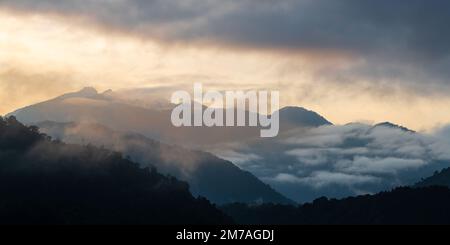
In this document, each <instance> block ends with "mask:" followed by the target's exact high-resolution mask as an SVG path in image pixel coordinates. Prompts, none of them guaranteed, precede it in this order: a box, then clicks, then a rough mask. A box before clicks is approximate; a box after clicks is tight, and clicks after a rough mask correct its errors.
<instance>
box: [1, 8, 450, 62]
mask: <svg viewBox="0 0 450 245" xmlns="http://www.w3.org/2000/svg"><path fill="white" fill-rule="evenodd" d="M0 4H1V6H4V7H10V8H14V9H16V10H23V11H30V12H36V11H37V12H55V13H62V14H74V15H81V16H85V17H87V18H89V19H91V20H93V21H96V22H98V23H100V24H103V25H105V26H108V27H110V28H119V29H124V30H127V31H129V30H135V31H139V32H143V33H142V34H149V35H152V34H154V32H153V31H154V30H155V29H158V30H163V29H164V28H167V30H163V31H162V32H161V34H162V35H163V36H162V37H163V38H165V39H167V40H172V39H173V40H175V41H176V40H195V39H207V40H209V39H211V40H216V41H219V42H224V43H230V44H236V45H250V46H262V47H268V48H293V49H297V48H308V49H310V48H317V49H326V48H329V49H339V50H349V51H355V52H382V51H386V50H388V51H398V50H399V49H400V50H403V51H404V50H408V53H410V54H415V55H418V56H421V57H431V58H432V59H436V58H442V57H446V56H447V55H448V54H449V53H450V45H449V44H448V43H449V41H450V31H449V30H448V28H447V23H449V21H450V14H449V13H450V2H448V1H438V0H437V1H432V2H430V1H426V0H408V1H406V0H398V1H390V0H389V1H388V0H381V1H371V0H341V1H333V0H300V1H294V0H284V1H271V0H262V1H261V0H243V1H219V0H206V1H201V0H174V1H163V0H87V1H74V0H42V1H33V0H2V1H0Z"/></svg>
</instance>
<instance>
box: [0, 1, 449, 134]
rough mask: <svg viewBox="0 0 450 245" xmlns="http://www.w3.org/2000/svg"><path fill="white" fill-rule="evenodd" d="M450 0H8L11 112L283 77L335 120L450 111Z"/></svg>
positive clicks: (274, 83)
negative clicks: (121, 92) (74, 97)
mask: <svg viewBox="0 0 450 245" xmlns="http://www.w3.org/2000/svg"><path fill="white" fill-rule="evenodd" d="M448 23H450V2H449V1H439V0H435V1H426V0H397V1H390V0H389V1H388V0H379V1H372V0H340V1H335V0H295V1H294V0H281V1H275V0H239V1H220V0H203V1H200V0H173V1H164V0H86V1H75V0H40V1H34V0H0V99H1V100H2V103H1V104H0V114H5V113H7V112H10V111H11V110H13V109H16V108H18V107H22V106H25V105H28V104H30V103H35V102H38V101H41V100H45V99H48V98H50V97H53V96H56V95H59V94H61V93H64V92H68V91H72V90H77V89H80V88H81V87H84V86H95V87H96V88H98V89H99V90H103V89H105V90H106V89H109V88H112V89H121V88H130V87H133V88H135V87H154V86H161V85H164V86H167V85H170V86H185V85H186V84H188V85H189V84H191V83H192V82H203V83H205V84H208V86H210V87H211V88H226V89H248V88H259V89H261V88H267V89H278V90H280V92H281V99H282V101H281V103H282V105H301V106H304V107H307V108H309V109H312V110H315V111H317V112H319V113H320V114H322V115H324V116H325V117H327V118H328V119H329V120H330V121H333V122H335V123H339V124H344V123H347V122H351V121H369V122H379V121H392V122H394V123H398V124H402V125H405V126H408V127H410V128H412V129H415V130H429V129H433V128H435V127H438V126H441V125H444V124H447V123H449V122H450V113H448V111H449V110H448V109H449V108H450V82H449V78H450V30H449V28H448V27H447V25H448Z"/></svg>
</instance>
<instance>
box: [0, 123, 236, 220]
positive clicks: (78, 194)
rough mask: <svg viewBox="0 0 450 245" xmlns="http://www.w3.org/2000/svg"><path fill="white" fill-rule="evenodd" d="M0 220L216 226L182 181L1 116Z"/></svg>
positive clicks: (209, 208) (207, 207)
mask: <svg viewBox="0 0 450 245" xmlns="http://www.w3.org/2000/svg"><path fill="white" fill-rule="evenodd" d="M0 217H1V218H0V223H2V224H220V223H230V222H231V221H230V219H229V218H228V217H226V216H225V215H223V214H222V213H221V212H220V211H219V210H218V209H216V208H215V207H214V206H213V205H211V204H210V203H209V201H207V200H206V199H204V198H194V197H193V196H192V195H191V194H190V192H189V187H188V185H187V184H186V183H184V182H180V181H178V180H176V179H175V178H172V177H166V176H163V175H161V174H159V173H158V172H157V171H156V170H155V169H149V168H146V169H143V168H140V167H139V166H138V164H136V163H133V162H131V161H130V160H127V159H124V158H123V157H122V156H121V155H120V154H119V153H115V152H111V151H108V150H105V149H100V148H96V147H91V146H79V145H69V144H64V143H60V142H55V141H52V140H50V139H49V138H48V137H47V136H45V135H43V134H40V133H39V132H38V130H37V128H36V127H26V126H24V125H22V124H20V123H19V122H18V121H17V120H16V119H15V118H13V117H11V118H8V119H3V118H1V117H0Z"/></svg>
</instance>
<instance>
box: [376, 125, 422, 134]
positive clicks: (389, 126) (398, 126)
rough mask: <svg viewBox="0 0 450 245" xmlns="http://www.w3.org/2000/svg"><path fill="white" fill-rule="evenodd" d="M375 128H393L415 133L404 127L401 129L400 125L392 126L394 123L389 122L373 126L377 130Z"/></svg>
mask: <svg viewBox="0 0 450 245" xmlns="http://www.w3.org/2000/svg"><path fill="white" fill-rule="evenodd" d="M377 127H387V128H395V129H400V130H402V131H404V132H410V133H415V131H413V130H411V129H409V128H406V127H403V126H401V125H397V124H394V123H391V122H382V123H378V124H375V125H374V126H373V128H377Z"/></svg>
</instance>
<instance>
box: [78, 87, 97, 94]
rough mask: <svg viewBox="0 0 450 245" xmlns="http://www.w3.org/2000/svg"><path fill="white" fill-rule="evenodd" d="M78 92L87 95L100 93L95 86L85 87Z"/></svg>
mask: <svg viewBox="0 0 450 245" xmlns="http://www.w3.org/2000/svg"><path fill="white" fill-rule="evenodd" d="M76 93H77V94H79V95H87V96H93V95H97V94H98V92H97V90H96V89H95V88H94V87H84V88H82V89H81V90H80V91H78V92H76Z"/></svg>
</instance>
